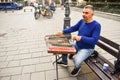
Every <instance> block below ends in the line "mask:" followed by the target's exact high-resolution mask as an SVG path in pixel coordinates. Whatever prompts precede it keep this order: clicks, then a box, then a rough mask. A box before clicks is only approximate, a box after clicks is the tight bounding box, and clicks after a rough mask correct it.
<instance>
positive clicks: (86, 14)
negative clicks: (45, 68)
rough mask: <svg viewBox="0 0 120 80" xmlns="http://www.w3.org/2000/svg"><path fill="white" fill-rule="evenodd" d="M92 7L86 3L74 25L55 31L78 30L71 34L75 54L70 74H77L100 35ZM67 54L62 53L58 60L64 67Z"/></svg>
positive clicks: (99, 27) (66, 63)
mask: <svg viewBox="0 0 120 80" xmlns="http://www.w3.org/2000/svg"><path fill="white" fill-rule="evenodd" d="M93 15H94V8H93V6H92V5H86V6H85V7H84V8H83V14H82V16H83V19H81V20H79V21H78V22H77V23H76V24H75V25H73V26H71V27H69V28H66V29H64V30H63V31H61V32H57V34H56V35H58V36H60V35H63V34H68V33H72V32H76V31H78V34H77V35H76V36H73V40H75V44H74V46H75V48H76V51H77V53H76V55H75V56H74V62H75V66H74V69H73V70H72V72H71V75H72V76H77V75H78V73H79V71H80V69H81V65H82V62H83V61H84V60H86V59H87V58H88V57H89V56H90V55H91V54H92V53H93V52H94V48H95V45H96V43H97V42H98V39H99V37H100V32H101V25H100V23H99V22H97V21H96V20H94V19H93ZM67 56H68V55H67V54H62V60H61V61H58V62H57V63H58V64H61V65H62V66H64V67H67V66H68V60H67Z"/></svg>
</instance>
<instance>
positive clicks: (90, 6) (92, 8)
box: [84, 5, 94, 11]
mask: <svg viewBox="0 0 120 80" xmlns="http://www.w3.org/2000/svg"><path fill="white" fill-rule="evenodd" d="M84 8H85V9H86V8H89V9H91V10H93V11H94V7H93V6H92V5H86V6H85V7H84Z"/></svg>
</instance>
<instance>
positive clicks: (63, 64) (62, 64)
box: [57, 61, 68, 67]
mask: <svg viewBox="0 0 120 80" xmlns="http://www.w3.org/2000/svg"><path fill="white" fill-rule="evenodd" d="M57 64H60V65H61V66H63V67H68V65H67V64H66V63H63V62H62V61H59V62H57Z"/></svg>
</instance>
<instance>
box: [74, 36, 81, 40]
mask: <svg viewBox="0 0 120 80" xmlns="http://www.w3.org/2000/svg"><path fill="white" fill-rule="evenodd" d="M81 38H82V37H81V36H74V37H73V40H76V41H80V40H81Z"/></svg>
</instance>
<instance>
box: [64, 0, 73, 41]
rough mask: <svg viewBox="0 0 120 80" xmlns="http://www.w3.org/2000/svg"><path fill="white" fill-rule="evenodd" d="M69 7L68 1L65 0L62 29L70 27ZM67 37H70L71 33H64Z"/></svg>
mask: <svg viewBox="0 0 120 80" xmlns="http://www.w3.org/2000/svg"><path fill="white" fill-rule="evenodd" d="M69 15H70V7H69V1H68V0H66V1H65V18H64V27H63V28H64V29H65V28H68V27H70V20H71V19H70V17H69ZM65 36H66V37H67V38H68V39H70V38H71V34H66V35H65Z"/></svg>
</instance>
